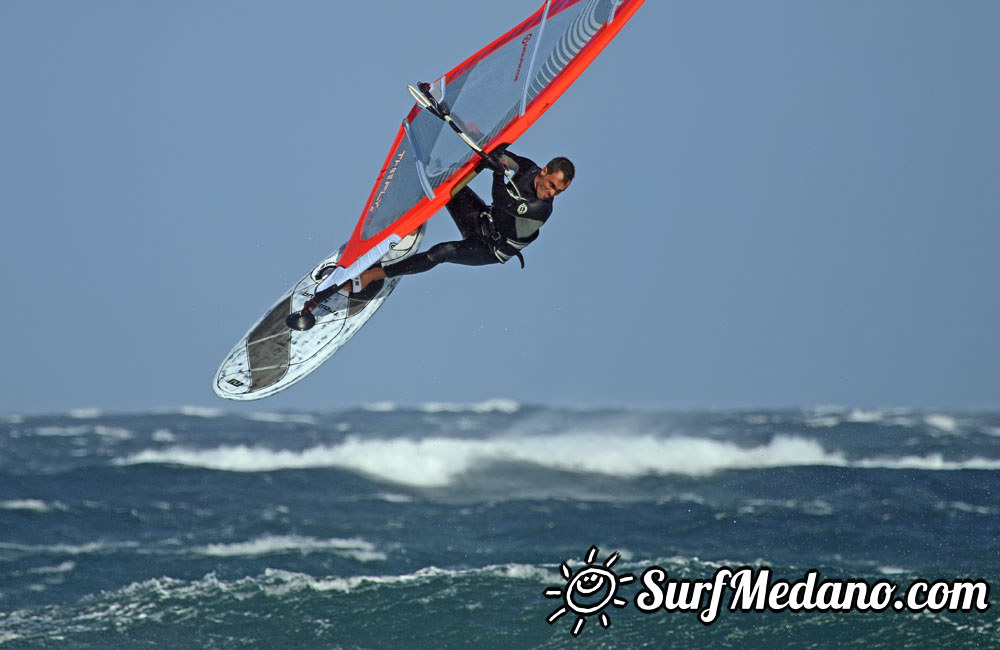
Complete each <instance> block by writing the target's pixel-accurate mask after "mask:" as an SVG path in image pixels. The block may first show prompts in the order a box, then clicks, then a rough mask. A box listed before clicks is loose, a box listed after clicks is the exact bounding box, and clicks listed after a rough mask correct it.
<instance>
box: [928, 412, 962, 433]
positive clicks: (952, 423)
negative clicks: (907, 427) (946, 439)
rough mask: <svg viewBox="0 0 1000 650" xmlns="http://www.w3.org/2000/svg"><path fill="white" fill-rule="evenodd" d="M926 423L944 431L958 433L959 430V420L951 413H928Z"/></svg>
mask: <svg viewBox="0 0 1000 650" xmlns="http://www.w3.org/2000/svg"><path fill="white" fill-rule="evenodd" d="M924 424H926V425H927V426H929V427H932V428H934V429H937V430H938V431H942V432H944V433H956V432H957V431H958V421H957V420H956V419H955V418H953V417H952V416H950V415H940V414H932V415H927V416H925V417H924Z"/></svg>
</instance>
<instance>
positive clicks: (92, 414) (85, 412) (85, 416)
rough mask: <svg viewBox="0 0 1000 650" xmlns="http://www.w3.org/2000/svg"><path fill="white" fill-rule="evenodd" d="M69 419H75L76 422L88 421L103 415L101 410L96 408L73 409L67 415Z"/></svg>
mask: <svg viewBox="0 0 1000 650" xmlns="http://www.w3.org/2000/svg"><path fill="white" fill-rule="evenodd" d="M68 415H69V416H70V417H71V418H77V419H78V420H90V419H93V418H99V417H101V416H102V415H103V412H102V411H101V409H97V408H83V409H73V410H71V411H70V412H69V414H68Z"/></svg>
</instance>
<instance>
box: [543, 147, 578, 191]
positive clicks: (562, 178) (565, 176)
mask: <svg viewBox="0 0 1000 650" xmlns="http://www.w3.org/2000/svg"><path fill="white" fill-rule="evenodd" d="M575 174H576V168H575V167H573V163H571V162H570V161H569V158H563V157H562V156H559V157H558V158H553V159H552V160H550V161H549V164H547V165H545V167H542V171H540V172H538V175H537V176H535V195H536V196H537V197H538V198H540V199H551V198H553V197H555V196H556V195H557V194H559V193H561V192H563V191H564V190H565V189H566V188H567V187H569V184H570V183H572V182H573V176H574V175H575Z"/></svg>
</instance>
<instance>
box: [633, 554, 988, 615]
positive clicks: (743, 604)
mask: <svg viewBox="0 0 1000 650" xmlns="http://www.w3.org/2000/svg"><path fill="white" fill-rule="evenodd" d="M639 582H640V583H641V585H642V589H641V590H640V591H639V592H638V593H637V594H636V596H635V601H634V602H635V606H636V608H638V609H639V611H641V612H644V613H647V614H649V613H653V612H656V611H660V610H662V611H667V612H675V611H681V612H697V613H698V620H700V621H701V622H702V623H704V624H705V625H711V624H712V623H714V622H715V620H716V619H718V617H719V614H720V613H721V611H722V604H723V602H724V598H725V596H726V592H727V591H728V592H729V593H730V598H729V601H728V609H729V611H743V612H763V611H765V610H766V611H773V612H780V611H786V610H787V611H802V612H847V611H852V610H856V611H870V612H883V611H886V610H888V609H892V610H895V611H903V610H907V611H910V612H942V611H948V612H959V611H962V612H970V611H978V612H985V611H986V610H987V609H989V606H990V605H989V597H990V585H989V584H988V583H987V582H985V581H982V580H976V581H965V580H954V581H951V582H948V581H946V580H938V581H935V582H928V581H926V580H915V581H914V582H913V583H911V584H910V586H909V587H907V588H906V589H905V590H903V592H902V593H897V590H898V588H899V585H897V584H895V583H893V582H891V581H889V580H876V581H875V582H872V583H869V582H867V581H865V580H833V579H831V580H822V579H820V575H819V571H818V570H816V569H812V570H809V571H807V572H806V573H805V575H804V576H803V578H802V579H801V580H796V581H794V582H789V581H788V580H772V579H771V569H770V568H768V567H760V568H759V569H756V570H755V569H753V568H751V567H743V568H741V569H737V570H735V571H734V570H733V569H731V568H729V567H722V568H720V569H719V570H718V571H716V572H715V575H714V576H713V578H712V579H711V580H673V579H671V578H670V577H669V575H668V574H667V571H666V570H665V569H663V568H661V567H658V566H652V567H649V568H648V569H646V570H645V571H643V572H642V575H641V576H640V578H639Z"/></svg>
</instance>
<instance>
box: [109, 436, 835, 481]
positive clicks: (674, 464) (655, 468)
mask: <svg viewBox="0 0 1000 650" xmlns="http://www.w3.org/2000/svg"><path fill="white" fill-rule="evenodd" d="M506 461H515V462H524V463H531V464H535V465H539V466H542V467H548V468H551V469H557V470H563V471H569V472H587V473H599V474H607V475H612V476H621V477H636V476H642V475H647V474H681V475H687V476H704V475H707V474H712V473H714V472H718V471H724V470H731V469H754V468H770V467H784V466H798V465H838V466H841V465H846V464H847V461H846V460H845V459H844V457H843V455H841V454H840V453H827V452H825V451H824V450H823V448H822V446H821V445H820V444H819V443H818V442H815V441H813V440H806V439H803V438H796V437H789V436H778V437H776V438H774V440H772V441H771V442H769V443H767V444H765V445H761V446H758V447H749V448H746V447H740V446H738V445H735V444H733V443H729V442H719V441H715V440H707V439H701V438H687V437H673V438H654V437H651V436H642V437H631V438H622V437H617V436H604V435H600V434H566V435H553V436H538V437H524V438H495V439H488V440H467V439H455V438H423V439H417V440H410V439H391V440H365V439H361V438H359V437H357V436H352V437H348V438H347V439H345V440H344V441H343V442H342V443H340V444H337V445H331V446H326V445H321V446H315V447H311V448H309V449H305V450H302V451H289V450H271V449H267V448H264V447H247V446H244V445H241V446H223V447H217V448H214V449H189V448H184V447H173V448H168V449H150V450H145V451H142V452H139V453H138V454H134V455H132V456H130V457H128V458H125V459H121V460H119V461H116V462H117V463H118V464H124V465H132V464H141V463H165V464H177V465H187V466H192V467H205V468H209V469H216V470H223V471H236V472H266V471H277V470H282V469H306V468H319V467H331V468H340V469H346V470H350V471H356V472H360V473H363V474H367V475H370V476H373V477H376V478H378V479H381V480H385V481H390V482H394V483H401V484H405V485H412V486H417V487H441V486H445V485H448V484H450V483H452V482H453V481H454V480H455V479H456V478H457V477H459V476H461V475H463V474H465V473H467V472H469V471H471V470H474V469H477V468H479V467H482V466H484V465H487V464H491V463H496V462H506Z"/></svg>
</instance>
